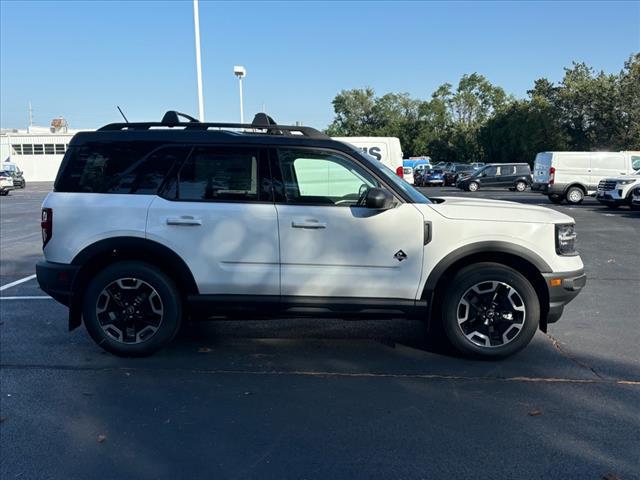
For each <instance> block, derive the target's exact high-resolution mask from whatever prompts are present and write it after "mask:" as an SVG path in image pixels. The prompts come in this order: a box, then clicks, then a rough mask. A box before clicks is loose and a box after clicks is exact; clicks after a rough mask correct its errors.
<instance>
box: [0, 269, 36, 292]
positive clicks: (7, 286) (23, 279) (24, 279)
mask: <svg viewBox="0 0 640 480" xmlns="http://www.w3.org/2000/svg"><path fill="white" fill-rule="evenodd" d="M34 278H36V274H35V273H34V274H33V275H29V276H28V277H24V278H21V279H20V280H16V281H15V282H11V283H7V284H6V285H2V286H1V287H0V292H2V291H3V290H6V289H7V288H11V287H15V286H16V285H20V284H21V283H24V282H28V281H29V280H33V279H34Z"/></svg>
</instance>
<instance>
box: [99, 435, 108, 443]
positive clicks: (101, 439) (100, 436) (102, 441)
mask: <svg viewBox="0 0 640 480" xmlns="http://www.w3.org/2000/svg"><path fill="white" fill-rule="evenodd" d="M106 439H107V436H106V435H103V434H100V435H98V438H97V440H98V443H104V441H105V440H106Z"/></svg>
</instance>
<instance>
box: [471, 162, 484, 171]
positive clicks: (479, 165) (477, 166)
mask: <svg viewBox="0 0 640 480" xmlns="http://www.w3.org/2000/svg"><path fill="white" fill-rule="evenodd" d="M469 165H471V166H472V167H473V168H474V169H475V170H477V169H479V168H480V167H484V166H485V165H486V163H484V162H473V163H470V164H469Z"/></svg>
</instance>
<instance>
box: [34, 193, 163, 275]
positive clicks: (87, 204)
mask: <svg viewBox="0 0 640 480" xmlns="http://www.w3.org/2000/svg"><path fill="white" fill-rule="evenodd" d="M153 198H154V196H153V195H114V194H101V193H63V192H53V193H50V194H49V195H47V197H46V198H45V200H44V202H43V204H42V206H43V208H44V207H46V208H51V209H52V210H53V235H52V237H51V240H50V241H49V243H47V245H46V247H45V248H44V256H45V258H46V259H47V260H48V261H50V262H56V263H71V261H72V260H73V258H74V257H75V256H76V255H77V254H78V253H80V252H81V251H82V250H83V249H84V248H85V247H88V246H89V245H91V244H93V243H95V242H97V241H99V240H103V239H105V238H113V237H117V236H128V237H139V238H145V227H146V221H147V211H148V209H149V205H150V204H151V201H152V200H153Z"/></svg>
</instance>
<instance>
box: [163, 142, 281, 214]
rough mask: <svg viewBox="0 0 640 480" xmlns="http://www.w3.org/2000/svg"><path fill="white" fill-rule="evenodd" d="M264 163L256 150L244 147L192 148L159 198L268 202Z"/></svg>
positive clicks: (268, 185) (269, 192) (268, 183)
mask: <svg viewBox="0 0 640 480" xmlns="http://www.w3.org/2000/svg"><path fill="white" fill-rule="evenodd" d="M265 169H268V164H266V162H262V161H261V160H260V150H259V149H256V148H244V147H227V146H220V147H196V148H194V149H193V151H192V152H191V155H190V156H189V158H188V159H187V161H186V162H184V165H182V167H181V168H180V169H179V170H178V172H177V174H176V175H175V176H172V178H171V180H170V181H168V182H167V187H166V189H165V191H164V194H163V196H164V197H165V198H167V199H169V200H182V201H201V202H202V201H220V202H224V201H240V202H243V201H244V202H257V201H269V200H270V198H271V183H270V180H269V175H268V172H266V171H265Z"/></svg>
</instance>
